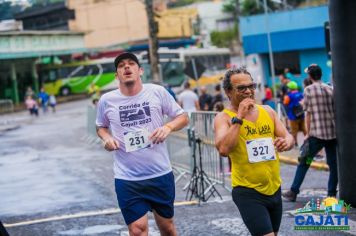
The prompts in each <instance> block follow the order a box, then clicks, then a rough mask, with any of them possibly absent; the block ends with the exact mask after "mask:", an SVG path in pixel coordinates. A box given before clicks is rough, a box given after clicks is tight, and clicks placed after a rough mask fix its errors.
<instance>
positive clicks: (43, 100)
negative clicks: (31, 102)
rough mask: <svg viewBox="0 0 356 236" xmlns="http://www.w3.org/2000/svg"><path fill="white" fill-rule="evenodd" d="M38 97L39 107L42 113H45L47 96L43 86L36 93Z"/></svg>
mask: <svg viewBox="0 0 356 236" xmlns="http://www.w3.org/2000/svg"><path fill="white" fill-rule="evenodd" d="M38 99H39V102H40V104H41V108H42V111H43V113H46V112H47V107H48V100H49V96H48V94H47V93H46V91H45V90H44V88H41V91H40V93H39V94H38Z"/></svg>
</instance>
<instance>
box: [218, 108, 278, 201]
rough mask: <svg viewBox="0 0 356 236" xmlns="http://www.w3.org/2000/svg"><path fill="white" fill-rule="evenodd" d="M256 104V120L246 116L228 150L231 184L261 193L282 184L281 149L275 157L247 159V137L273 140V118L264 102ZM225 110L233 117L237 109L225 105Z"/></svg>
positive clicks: (270, 192) (275, 188)
mask: <svg viewBox="0 0 356 236" xmlns="http://www.w3.org/2000/svg"><path fill="white" fill-rule="evenodd" d="M256 107H257V109H258V118H257V120H256V122H251V121H248V120H245V119H243V124H242V126H241V127H240V133H239V136H238V137H237V144H236V146H235V147H234V149H233V150H232V152H230V154H229V157H230V159H231V163H232V167H231V171H232V173H231V180H232V187H237V186H242V187H246V188H253V189H255V190H257V191H258V192H260V193H262V194H265V195H273V194H274V193H275V192H276V191H277V190H278V189H279V187H280V186H281V177H280V170H279V156H278V153H277V152H276V153H275V155H276V159H275V160H270V161H262V162H256V163H250V162H249V159H248V153H247V147H246V141H250V140H254V139H259V138H272V139H273V140H274V122H273V120H272V118H271V117H270V115H269V114H268V112H267V111H266V110H265V109H264V108H263V107H262V106H260V105H256ZM223 112H225V113H226V114H228V115H229V116H230V117H231V118H232V117H234V116H236V113H235V112H233V111H231V110H228V109H224V110H223Z"/></svg>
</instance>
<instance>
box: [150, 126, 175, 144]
mask: <svg viewBox="0 0 356 236" xmlns="http://www.w3.org/2000/svg"><path fill="white" fill-rule="evenodd" d="M171 132H172V129H171V128H170V127H168V126H167V125H164V126H162V127H159V128H157V129H155V130H154V131H153V132H152V134H151V135H150V136H149V137H148V138H149V139H150V140H151V141H152V143H153V144H159V143H163V142H164V140H165V139H166V138H167V136H168V135H169V134H170V133H171Z"/></svg>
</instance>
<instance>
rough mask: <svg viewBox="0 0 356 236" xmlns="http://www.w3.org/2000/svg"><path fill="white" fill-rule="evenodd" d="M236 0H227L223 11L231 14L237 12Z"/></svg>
mask: <svg viewBox="0 0 356 236" xmlns="http://www.w3.org/2000/svg"><path fill="white" fill-rule="evenodd" d="M235 4H236V1H235V0H227V1H225V3H224V4H223V9H222V11H223V12H226V13H230V14H235V11H236V6H235Z"/></svg>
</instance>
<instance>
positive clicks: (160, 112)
mask: <svg viewBox="0 0 356 236" xmlns="http://www.w3.org/2000/svg"><path fill="white" fill-rule="evenodd" d="M183 112H184V111H183V109H182V108H181V107H180V106H179V105H178V104H177V103H176V102H175V101H174V99H173V97H172V96H171V95H170V94H169V93H168V92H167V90H166V89H165V88H164V87H162V86H159V85H154V84H144V85H143V89H142V90H141V91H140V92H139V93H138V94H137V95H135V96H125V95H123V94H122V93H121V92H120V90H119V89H116V90H114V91H111V92H108V93H106V94H104V95H103V96H102V97H101V98H100V100H99V103H98V111H97V117H96V125H97V126H99V127H107V128H110V129H111V133H112V135H113V137H114V138H115V139H116V140H118V141H119V143H120V148H119V149H118V150H115V151H114V174H115V178H117V179H124V180H135V181H137V180H144V179H151V178H155V177H158V176H162V175H164V174H167V173H169V172H170V171H172V168H171V165H170V162H169V156H168V150H167V146H166V143H165V142H164V143H161V144H151V145H150V146H149V147H146V148H142V149H139V150H136V151H132V152H126V148H125V141H124V136H125V135H127V133H130V132H140V131H142V130H144V129H146V130H147V131H148V133H149V134H151V133H152V132H153V131H154V130H155V129H156V128H158V127H161V126H163V125H164V121H163V119H164V115H167V116H168V117H170V118H174V117H176V116H178V115H180V114H182V113H183ZM126 145H127V144H126Z"/></svg>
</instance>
